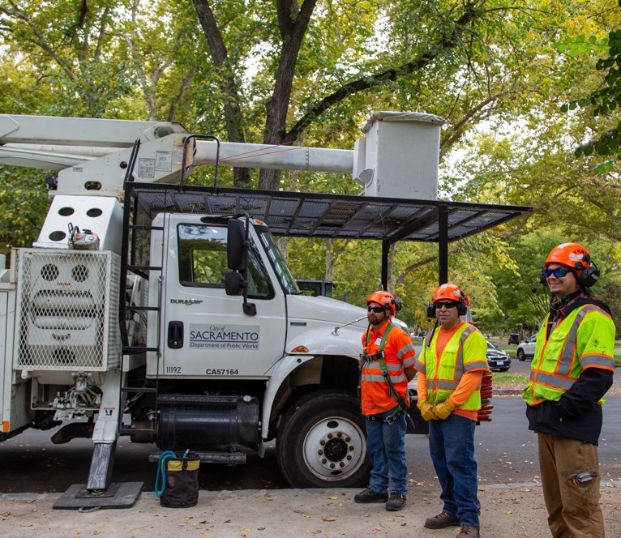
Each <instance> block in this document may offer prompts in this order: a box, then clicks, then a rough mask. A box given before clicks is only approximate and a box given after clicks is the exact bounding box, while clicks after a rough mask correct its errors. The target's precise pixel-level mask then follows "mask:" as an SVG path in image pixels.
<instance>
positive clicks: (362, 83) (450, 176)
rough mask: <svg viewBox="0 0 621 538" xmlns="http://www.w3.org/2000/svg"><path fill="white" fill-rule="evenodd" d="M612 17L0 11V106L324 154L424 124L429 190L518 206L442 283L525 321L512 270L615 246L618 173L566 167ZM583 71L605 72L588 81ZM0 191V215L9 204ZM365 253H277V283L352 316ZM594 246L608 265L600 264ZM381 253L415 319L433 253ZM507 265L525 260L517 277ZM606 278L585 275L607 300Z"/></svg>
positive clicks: (342, 186)
mask: <svg viewBox="0 0 621 538" xmlns="http://www.w3.org/2000/svg"><path fill="white" fill-rule="evenodd" d="M620 11H621V10H619V9H618V8H617V2H615V1H614V0H592V1H590V2H583V1H582V0H569V1H561V0H527V1H523V0H519V1H518V0H339V1H335V0H299V1H298V0H274V1H271V2H259V1H257V0H230V1H221V0H193V2H186V1H179V0H155V1H150V2H146V1H145V0H89V1H85V0H61V1H60V2H43V1H41V0H36V1H33V0H29V1H26V0H0V54H1V58H2V62H0V75H1V76H0V111H1V112H7V113H22V114H24V113H28V114H53V115H72V116H76V115H78V116H79V115H83V116H94V117H113V118H114V117H117V118H129V119H158V120H169V121H179V122H181V123H183V124H184V126H185V127H186V128H187V129H188V130H190V131H193V132H203V133H210V134H217V135H219V136H221V137H222V138H223V139H225V140H230V141H249V142H267V143H285V144H304V145H310V146H313V145H314V146H324V147H340V148H351V147H353V144H354V141H355V140H356V138H358V137H359V136H360V133H359V130H358V127H359V126H360V125H361V124H362V123H364V120H365V118H366V117H367V116H368V114H369V112H371V111H374V110H419V111H426V112H432V113H436V114H438V115H440V116H443V117H444V118H446V119H447V120H448V123H447V125H446V126H445V127H444V128H443V131H442V140H441V157H442V159H443V161H444V163H443V169H442V175H441V185H440V187H441V194H442V196H443V197H445V198H451V199H457V200H466V201H481V202H488V203H507V204H524V205H530V206H532V207H533V208H534V213H533V216H532V217H531V218H529V219H528V220H526V221H520V222H517V223H509V224H508V225H505V226H503V227H501V228H500V229H498V230H495V231H493V232H489V233H486V234H484V235H482V236H480V237H475V238H470V239H468V240H467V241H460V242H457V243H456V244H453V245H451V247H450V259H451V264H450V272H449V274H450V278H451V279H452V280H454V281H456V282H457V283H459V284H460V285H462V286H463V287H464V288H465V289H466V291H467V292H468V293H469V295H470V296H471V299H472V303H473V309H474V313H475V316H476V320H477V322H478V323H479V324H481V325H482V326H483V327H485V328H488V329H489V330H492V329H493V328H494V327H500V326H503V327H506V328H507V329H508V328H510V325H511V324H513V323H532V320H533V319H534V318H535V317H536V312H535V311H534V310H532V309H530V310H529V308H530V307H527V306H528V305H526V306H524V305H522V304H518V302H517V300H514V301H513V302H512V303H511V305H509V304H508V303H507V299H506V297H509V296H512V294H513V289H512V288H511V284H510V283H511V282H512V280H511V278H512V276H513V278H517V277H519V280H520V281H522V280H523V281H524V286H525V287H524V288H523V289H522V291H521V294H522V298H524V297H526V296H528V297H530V295H529V294H528V293H526V292H527V291H528V284H526V282H530V280H531V278H532V275H531V272H532V271H534V267H535V266H536V265H537V264H538V263H540V261H535V260H536V259H538V258H537V257H538V256H539V255H541V254H542V252H541V251H542V250H545V248H547V245H548V243H546V241H547V239H546V240H545V241H544V239H545V238H547V237H552V236H553V237H555V238H559V240H566V239H574V240H580V241H582V242H584V243H586V244H587V245H591V244H593V245H598V248H599V245H605V244H609V242H610V241H613V240H618V239H619V238H620V237H621V232H620V231H619V230H621V226H620V224H621V207H620V206H619V204H618V202H617V200H618V199H619V197H620V195H621V192H620V191H621V186H620V184H619V179H618V176H617V175H615V171H614V170H613V169H611V168H606V167H605V166H604V167H602V166H601V164H602V163H601V162H598V161H597V160H595V158H594V156H590V157H589V156H587V158H586V159H581V160H576V159H575V158H574V156H573V148H574V147H576V146H578V145H580V144H583V143H584V142H585V141H586V140H588V139H589V137H590V135H591V134H592V133H597V132H602V131H605V130H607V129H609V128H610V127H614V122H615V121H616V119H615V117H614V116H615V114H616V113H617V112H618V109H617V108H615V107H614V106H613V102H616V101H615V98H614V92H613V89H614V88H616V85H617V82H618V78H617V77H618V71H619V66H618V65H617V62H618V53H617V52H615V51H616V48H615V47H619V45H618V39H617V38H618V36H617V34H616V33H615V31H616V30H617V29H618V28H619V27H620V26H621V14H620V13H619V12H620ZM586 36H588V37H586ZM591 36H593V37H591ZM607 46H609V49H608V50H609V57H608V59H604V60H600V63H599V64H597V61H598V58H601V57H602V56H603V55H604V54H605V50H606V48H605V47H607ZM610 61H612V63H610ZM596 64H597V66H598V67H599V68H600V69H599V70H597V69H595V67H596ZM602 73H604V74H611V75H610V78H609V79H607V80H606V81H605V85H604V86H602V84H601V82H602V77H601V74H602ZM612 73H617V74H615V75H612ZM606 84H607V85H608V86H609V87H610V93H606ZM598 91H599V92H600V93H597V92H598ZM585 95H586V96H588V95H594V96H597V98H595V99H594V100H593V101H589V103H590V104H592V105H593V106H601V108H600V109H599V114H598V115H593V114H592V113H591V109H592V107H591V108H589V107H582V108H581V107H580V106H577V104H576V106H575V107H572V106H568V108H570V109H571V110H569V113H564V112H563V111H562V110H560V107H559V104H560V103H567V102H573V101H576V100H579V99H584V96H585ZM598 99H599V100H598ZM589 103H587V102H586V101H584V102H582V103H580V104H584V105H586V104H589ZM604 104H605V108H604ZM600 160H601V159H600ZM210 173H211V172H210V171H207V172H199V173H198V174H196V176H198V178H197V179H196V180H197V181H208V180H209V177H208V176H209V174H210ZM7 174H8V175H7ZM0 177H1V178H3V179H2V180H3V181H5V182H6V181H8V179H7V178H9V177H15V178H19V181H17V180H16V181H17V183H11V186H10V189H14V188H15V189H26V190H27V191H28V193H29V194H27V195H25V199H26V200H28V201H29V202H30V203H31V204H32V206H33V207H32V211H26V210H25V209H24V208H20V209H19V213H20V216H22V215H23V216H24V217H26V216H28V218H27V220H28V222H33V223H34V222H36V218H39V219H41V218H43V211H44V206H45V203H46V193H45V191H44V190H43V187H42V184H41V183H39V179H36V178H40V177H41V176H40V175H37V174H36V173H30V172H29V173H27V174H22V172H19V173H15V171H14V170H11V172H10V173H9V172H7V171H6V169H4V168H0ZM223 183H224V184H226V185H230V184H232V183H234V184H236V185H240V186H248V185H252V186H262V187H279V188H283V189H291V190H303V191H318V192H331V193H347V194H359V193H360V187H359V186H358V185H356V184H355V183H354V182H353V181H351V179H350V178H346V177H341V176H337V175H336V174H318V173H308V172H287V173H284V172H283V174H282V175H280V174H279V173H274V172H269V171H263V173H262V176H261V177H260V178H259V177H257V174H256V173H254V172H252V173H248V172H247V171H239V170H236V171H235V172H234V174H233V173H231V172H227V171H225V172H224V173H223ZM3 185H4V183H3ZM3 188H4V187H3ZM7 192H8V191H7ZM7 196H8V198H7V197H6V196H3V199H2V203H3V204H4V203H5V201H6V203H13V204H19V202H18V199H17V198H16V196H17V197H18V195H17V194H15V193H11V194H9V195H7ZM9 200H11V201H9ZM39 200H41V203H39ZM12 214H13V213H7V215H12ZM33 219H34V220H33ZM0 228H1V229H2V230H7V232H6V234H5V232H3V244H5V245H6V244H7V243H11V244H14V245H27V244H29V242H31V241H32V240H33V239H34V237H36V233H37V225H36V224H33V225H32V226H30V227H28V226H25V225H24V226H23V230H19V233H18V232H17V231H16V230H14V229H13V225H12V222H11V221H10V220H9V219H8V217H5V216H4V215H0ZM28 230H29V231H28ZM22 232H23V233H22ZM523 236H524V237H523ZM5 237H6V239H5ZM534 237H538V238H539V239H541V244H539V243H538V242H537V241H536V240H535V239H532V238H534ZM542 238H544V239H542ZM550 240H551V239H550ZM544 247H545V248H544ZM5 248H6V247H5ZM380 248H381V247H380V245H379V244H378V243H362V244H360V243H357V242H345V241H333V242H328V243H326V242H323V241H306V242H304V241H302V240H290V241H289V242H288V250H289V261H290V263H291V265H292V268H293V271H294V274H296V276H298V277H304V278H325V277H328V278H330V279H332V280H334V281H335V282H337V284H338V288H337V296H339V297H341V298H344V299H347V300H349V301H351V302H354V303H357V304H363V302H364V299H365V297H366V296H367V294H368V292H369V291H371V290H374V289H376V288H377V287H378V286H379V274H380V258H381V256H380ZM603 251H604V252H606V249H603ZM609 251H610V252H613V253H615V254H614V255H612V254H611V255H610V256H609V258H607V259H604V258H602V259H604V261H605V263H604V267H605V268H606V269H607V270H608V268H609V267H617V266H618V265H619V262H618V260H619V255H618V253H616V251H615V250H614V249H609ZM393 254H394V256H393V258H392V266H391V287H392V288H393V289H394V290H395V291H396V292H397V293H398V294H399V295H401V296H403V297H404V299H405V304H406V309H405V310H404V312H403V317H404V318H405V319H407V320H408V321H409V322H410V323H413V324H417V325H421V326H424V325H425V324H426V323H427V320H426V316H425V306H426V304H427V302H428V300H429V298H430V297H431V293H432V291H433V288H434V286H435V285H436V284H437V278H438V276H437V269H436V260H437V247H436V246H435V245H420V244H398V245H397V246H396V247H395V248H394V252H393ZM527 254H528V255H527ZM526 259H528V260H531V259H532V260H533V261H532V263H533V264H534V266H533V267H531V266H530V265H528V263H527V264H526V266H525V267H522V264H524V263H526V262H524V261H523V260H526ZM535 273H536V271H535ZM615 274H616V273H615V272H614V271H612V270H611V271H610V282H608V280H603V282H602V284H603V286H602V289H604V284H605V286H606V288H605V289H606V290H607V292H609V293H610V295H611V296H614V295H615V293H616V292H615V290H616V287H615V286H617V284H616V282H617V280H616V277H615V276H614V275H615ZM535 276H536V275H535ZM606 278H609V277H608V276H607V277H606ZM535 282H536V279H535ZM520 289H521V288H520ZM519 295H520V294H518V293H516V294H515V297H516V298H517V297H519ZM525 303H528V301H525ZM522 306H524V308H523V309H522V310H520V308H522ZM510 310H511V311H510ZM513 310H515V311H516V313H515V316H514V315H513ZM518 318H520V319H518Z"/></svg>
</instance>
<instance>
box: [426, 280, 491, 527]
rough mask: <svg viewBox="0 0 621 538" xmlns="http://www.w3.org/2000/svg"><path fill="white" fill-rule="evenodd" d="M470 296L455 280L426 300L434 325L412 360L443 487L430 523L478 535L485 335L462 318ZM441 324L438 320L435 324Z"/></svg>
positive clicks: (432, 457)
mask: <svg viewBox="0 0 621 538" xmlns="http://www.w3.org/2000/svg"><path fill="white" fill-rule="evenodd" d="M467 310H468V298H467V297H466V295H465V294H464V293H463V292H462V291H461V290H460V289H459V288H458V287H457V286H456V285H455V284H451V283H448V284H442V285H441V286H440V287H439V288H438V289H436V291H435V293H434V296H433V302H432V304H430V305H429V309H428V315H429V317H435V318H436V320H437V322H436V326H435V327H434V329H433V330H432V331H430V333H429V334H428V335H427V337H426V338H425V342H424V344H423V349H422V351H421V354H420V358H419V359H417V361H416V370H417V371H418V376H417V385H416V388H417V391H418V401H417V407H418V408H419V409H420V411H421V415H422V417H423V418H424V419H425V420H427V421H429V451H430V453H431V460H432V462H433V466H434V468H435V471H436V474H437V475H438V480H439V481H440V487H441V489H442V493H441V495H440V499H441V500H442V501H443V503H444V504H443V509H442V512H441V513H440V514H438V515H436V516H434V517H430V518H428V519H427V520H426V521H425V527H427V528H428V529H443V528H445V527H451V526H459V525H460V526H461V528H460V531H459V534H458V535H457V536H458V538H467V537H474V538H478V537H479V513H480V510H481V506H480V504H479V501H478V499H477V487H478V485H477V462H476V460H475V458H474V428H475V426H476V421H477V415H478V410H479V409H480V408H481V390H480V389H481V380H482V377H483V374H484V373H485V372H486V371H487V370H488V366H487V357H486V355H487V341H486V340H485V337H484V336H483V335H482V334H481V332H480V331H479V330H478V329H477V328H476V327H475V326H474V325H472V324H471V323H468V322H466V321H462V320H461V319H460V316H464V315H465V314H466V313H467ZM438 325H439V326H438Z"/></svg>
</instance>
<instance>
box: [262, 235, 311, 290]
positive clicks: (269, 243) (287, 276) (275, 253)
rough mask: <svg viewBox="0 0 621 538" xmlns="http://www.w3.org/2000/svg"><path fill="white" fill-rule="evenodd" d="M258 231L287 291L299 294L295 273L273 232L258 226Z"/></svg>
mask: <svg viewBox="0 0 621 538" xmlns="http://www.w3.org/2000/svg"><path fill="white" fill-rule="evenodd" d="M255 229H256V230H257V233H258V234H259V237H260V238H261V243H263V248H265V251H266V252H267V255H268V257H269V259H270V262H272V266H273V267H274V271H276V274H277V275H278V278H279V280H280V283H281V284H282V287H283V288H284V290H285V292H286V293H290V294H292V295H299V294H300V293H301V292H300V289H299V288H298V285H297V283H296V281H295V279H294V278H293V275H292V274H291V272H290V271H289V267H287V263H286V262H285V259H284V258H283V257H282V253H281V252H280V250H278V247H277V246H276V243H275V242H274V238H273V237H272V234H271V233H270V232H269V230H268V229H267V228H260V227H258V226H257V227H256V228H255Z"/></svg>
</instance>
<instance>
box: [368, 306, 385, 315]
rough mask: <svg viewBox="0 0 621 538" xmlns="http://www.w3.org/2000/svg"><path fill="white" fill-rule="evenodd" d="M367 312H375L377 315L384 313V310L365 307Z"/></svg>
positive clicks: (379, 307)
mask: <svg viewBox="0 0 621 538" xmlns="http://www.w3.org/2000/svg"><path fill="white" fill-rule="evenodd" d="M367 310H368V311H369V312H375V313H376V314H379V313H381V312H384V311H385V309H384V308H383V307H381V306H367Z"/></svg>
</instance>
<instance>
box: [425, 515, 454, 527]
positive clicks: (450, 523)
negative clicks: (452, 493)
mask: <svg viewBox="0 0 621 538" xmlns="http://www.w3.org/2000/svg"><path fill="white" fill-rule="evenodd" d="M457 525H459V519H457V516H454V515H453V514H449V513H448V512H440V513H439V514H438V515H437V516H433V517H428V518H427V519H426V520H425V527H427V528H428V529H445V528H446V527H457Z"/></svg>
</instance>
